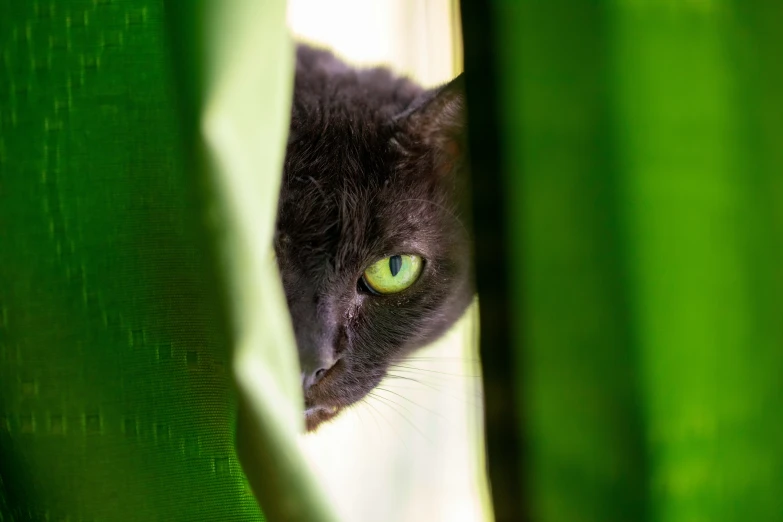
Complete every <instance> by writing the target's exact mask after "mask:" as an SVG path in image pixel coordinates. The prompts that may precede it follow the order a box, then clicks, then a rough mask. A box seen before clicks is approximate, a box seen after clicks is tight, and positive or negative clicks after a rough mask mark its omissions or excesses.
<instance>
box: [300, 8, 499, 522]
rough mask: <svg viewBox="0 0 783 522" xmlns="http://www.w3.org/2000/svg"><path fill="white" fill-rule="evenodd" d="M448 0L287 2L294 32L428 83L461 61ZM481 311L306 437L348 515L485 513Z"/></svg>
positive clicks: (404, 517) (451, 72) (442, 78)
mask: <svg viewBox="0 0 783 522" xmlns="http://www.w3.org/2000/svg"><path fill="white" fill-rule="evenodd" d="M455 17H456V11H455V7H454V5H453V2H452V1H451V0H418V1H417V0H331V1H324V0H289V2H288V22H289V27H290V28H291V31H292V32H293V33H294V35H295V37H297V38H299V39H304V40H308V41H310V42H314V43H320V44H323V45H324V46H327V47H329V48H331V49H333V50H334V51H336V52H337V53H338V54H339V55H341V56H342V57H344V58H346V59H347V60H349V61H350V62H352V63H355V64H373V65H374V64H379V63H384V64H388V65H390V66H391V67H392V68H393V69H395V70H397V71H399V72H403V73H405V74H407V75H409V76H411V77H413V78H415V79H417V80H418V81H419V82H420V83H422V84H424V85H428V86H431V85H437V84H440V83H444V82H446V81H448V80H450V79H452V78H453V77H454V76H455V75H456V74H457V73H458V72H459V70H460V69H461V48H460V46H459V45H458V44H457V43H455V42H459V41H460V35H459V34H455V33H456V29H455V28H457V27H458V24H457V23H456V18H455ZM476 315H477V314H476V310H475V306H474V307H472V308H471V309H470V311H469V312H468V313H467V314H466V317H465V318H463V320H462V321H461V322H460V323H459V324H458V325H457V326H456V327H455V328H454V329H453V330H452V331H451V332H450V333H449V334H448V335H447V336H446V337H445V338H444V339H443V340H441V341H440V342H438V343H436V344H435V345H434V346H431V347H429V348H426V349H425V350H422V351H420V352H418V353H417V354H415V355H414V356H413V358H412V359H411V360H410V361H407V362H406V363H405V366H406V368H400V369H397V370H396V371H395V373H397V374H398V375H401V376H404V377H408V378H412V379H416V380H417V381H418V382H413V381H408V380H402V379H386V380H385V381H384V382H383V383H382V384H381V385H380V386H379V389H378V390H377V391H376V392H375V393H376V394H377V395H378V396H379V397H377V398H371V399H370V400H369V401H365V402H364V403H362V404H360V405H358V406H356V407H355V408H354V409H353V410H351V411H348V412H345V413H344V414H343V415H342V416H341V417H339V418H338V419H337V420H336V421H335V422H333V423H331V424H329V425H326V426H324V427H323V428H321V429H320V430H319V431H318V432H316V433H315V434H314V435H305V436H303V437H302V438H301V441H300V443H301V447H302V449H303V451H304V453H305V457H306V459H307V460H308V462H309V463H310V465H311V466H312V468H313V470H314V471H315V473H316V475H317V476H318V477H319V479H320V482H321V483H322V485H323V487H324V489H325V490H326V494H327V496H328V497H329V498H330V500H331V501H332V503H333V504H334V505H335V506H336V510H337V514H338V518H339V519H340V520H342V521H345V522H385V521H389V522H391V521H394V522H400V521H427V522H430V521H432V522H435V521H450V522H462V521H465V522H468V521H485V520H491V517H490V515H489V512H488V510H487V509H486V500H487V498H488V495H487V484H486V478H485V475H484V472H483V470H484V461H483V457H482V455H483V440H482V434H481V430H480V428H479V426H480V419H481V390H480V377H479V371H480V370H479V365H478V363H477V359H478V356H477V352H476V336H477V332H476V327H475V324H476Z"/></svg>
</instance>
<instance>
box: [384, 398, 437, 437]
mask: <svg viewBox="0 0 783 522" xmlns="http://www.w3.org/2000/svg"><path fill="white" fill-rule="evenodd" d="M370 395H372V396H373V397H375V398H376V399H379V400H380V401H381V404H385V405H386V406H388V407H389V408H390V409H391V410H392V411H394V412H395V413H397V415H399V416H400V417H402V418H403V419H404V420H405V422H407V423H408V424H409V425H410V426H411V428H413V429H414V430H416V431H417V432H418V433H419V435H421V436H422V438H423V439H424V440H426V441H427V442H429V443H430V444H432V445H434V444H435V443H434V442H433V441H432V440H430V439H429V438H428V437H427V436H426V435H424V432H422V431H421V430H420V429H419V428H417V427H416V425H415V424H414V423H413V422H412V421H411V420H410V419H409V418H408V417H406V416H405V415H403V414H402V412H400V411H399V410H398V409H396V408H395V407H394V406H392V405H396V406H397V407H398V408H402V409H404V410H405V411H407V412H408V413H410V414H412V412H411V411H410V410H409V409H407V408H405V407H404V406H402V405H401V404H399V403H397V402H394V401H393V400H391V399H389V398H388V397H383V396H381V395H377V394H374V393H372V392H370Z"/></svg>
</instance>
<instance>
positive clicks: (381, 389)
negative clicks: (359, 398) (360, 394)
mask: <svg viewBox="0 0 783 522" xmlns="http://www.w3.org/2000/svg"><path fill="white" fill-rule="evenodd" d="M376 390H378V391H384V392H386V393H391V394H393V395H396V396H397V397H399V398H401V399H405V400H406V401H408V402H410V403H411V404H413V405H414V406H418V407H419V408H421V409H422V410H424V411H426V412H428V413H431V414H432V415H435V416H436V417H440V418H441V419H443V420H445V421H448V419H447V418H446V417H444V416H443V415H441V414H440V413H438V412H436V411H434V410H431V409H429V408H425V407H424V406H422V405H421V404H419V403H417V402H416V401H413V400H411V399H409V398H408V397H406V396H404V395H402V394H400V393H397V392H395V391H392V390H389V389H386V388H381V387H380V386H378V387H377V388H376Z"/></svg>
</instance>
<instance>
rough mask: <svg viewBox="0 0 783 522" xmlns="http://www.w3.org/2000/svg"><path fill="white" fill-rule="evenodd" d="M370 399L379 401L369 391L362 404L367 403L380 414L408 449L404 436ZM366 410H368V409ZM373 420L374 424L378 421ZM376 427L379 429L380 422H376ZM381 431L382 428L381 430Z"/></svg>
mask: <svg viewBox="0 0 783 522" xmlns="http://www.w3.org/2000/svg"><path fill="white" fill-rule="evenodd" d="M370 399H375V400H377V401H379V399H378V398H377V397H376V396H374V395H373V394H372V392H371V393H369V394H368V395H367V400H365V401H363V402H364V404H366V405H367V406H368V407H369V408H371V409H372V410H373V411H375V413H377V414H378V415H380V416H381V418H382V419H383V420H384V421H386V424H388V425H389V427H390V428H391V429H392V431H393V432H394V434H395V435H397V438H399V439H400V441H401V442H402V444H403V445H404V446H405V447H406V448H408V449H410V447H409V446H408V443H407V442H406V441H405V438H404V437H403V436H402V435H401V434H400V432H399V431H397V428H395V427H394V423H392V422H391V421H390V420H389V419H387V418H386V417H385V416H384V415H383V413H381V411H380V410H378V409H377V408H376V407H375V406H374V405H373V404H372V403H371V402H370ZM379 402H380V401H379ZM368 411H369V410H368ZM373 418H374V419H375V415H374V414H373ZM375 422H376V424H377V422H378V421H377V419H376V421H375ZM378 429H380V424H378ZM381 432H383V430H381Z"/></svg>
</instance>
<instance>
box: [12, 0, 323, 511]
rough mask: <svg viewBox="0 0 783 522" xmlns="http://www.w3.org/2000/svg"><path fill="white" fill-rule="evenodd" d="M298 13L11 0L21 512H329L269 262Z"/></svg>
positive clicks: (249, 7) (261, 7) (249, 5)
mask: <svg viewBox="0 0 783 522" xmlns="http://www.w3.org/2000/svg"><path fill="white" fill-rule="evenodd" d="M242 17H247V20H246V21H245V23H243V24H237V22H238V20H240V19H241V18H242ZM284 17H285V2H284V1H282V0H278V1H275V2H252V1H241V2H240V1H237V2H230V3H222V2H193V3H187V5H184V4H182V3H178V2H171V3H170V4H165V5H164V2H162V1H161V0H132V1H131V0H129V1H124V2H119V1H112V0H95V1H94V0H67V1H65V0H63V1H58V2H43V1H29V2H27V1H24V2H18V1H15V0H0V62H1V63H2V65H0V267H1V268H0V520H3V521H6V520H9V521H21V520H52V521H104V520H105V521H110V520H116V521H128V520H140V521H153V520H161V521H176V520H242V521H254V520H257V521H260V520H264V516H263V515H262V514H261V511H260V510H259V507H258V503H257V501H256V497H257V498H259V499H261V501H262V503H263V505H264V512H265V513H266V515H267V516H268V517H269V519H270V520H308V521H311V520H313V521H317V520H328V519H329V518H330V515H329V509H328V508H327V507H325V506H324V502H323V500H322V499H321V497H320V495H319V492H318V490H317V488H315V486H314V484H313V481H312V479H311V478H310V477H309V475H308V472H307V469H306V467H305V466H303V465H302V463H301V460H302V459H301V456H299V454H298V452H297V449H296V447H295V446H294V438H295V437H293V436H289V435H290V434H291V433H294V432H295V431H296V430H297V429H299V424H300V423H301V415H298V412H299V411H300V410H299V408H300V406H299V405H300V404H301V399H300V396H299V395H298V394H299V393H300V392H299V391H298V385H297V384H296V370H295V367H296V352H295V350H294V348H293V342H292V341H291V334H290V325H289V324H288V321H287V320H286V318H285V305H284V301H283V299H282V291H281V290H280V288H279V282H278V281H277V279H276V277H275V275H274V270H272V269H269V268H268V267H267V265H264V267H265V268H266V269H265V270H261V269H260V268H259V267H260V266H261V265H260V264H259V263H258V259H259V257H263V258H264V259H267V257H268V259H269V261H270V263H268V264H271V256H269V248H270V247H269V245H271V242H269V241H268V240H269V234H270V233H271V230H272V225H273V219H274V213H275V208H276V205H275V203H276V194H277V188H278V184H279V172H280V165H281V162H282V155H283V150H284V149H283V145H284V142H285V130H286V126H287V118H288V109H287V107H288V104H289V99H290V82H291V72H292V64H293V55H292V48H291V44H290V41H289V39H288V35H287V34H286V30H285V18H284ZM227 26H231V28H232V30H227V29H226V27H227ZM259 29H260V30H261V31H262V34H263V35H264V36H263V38H261V39H260V40H258V39H253V38H249V37H248V35H252V34H255V32H256V31H257V30H259ZM254 46H255V47H254ZM260 49H264V50H265V51H266V52H265V53H264V52H261V54H262V55H263V57H262V58H259V57H258V54H259V50H260ZM233 56H240V57H245V60H244V61H240V65H244V67H245V68H244V69H242V70H243V71H244V73H243V74H244V76H242V77H240V78H237V77H235V76H232V74H234V73H235V72H236V68H237V67H236V63H234V62H236V60H233V59H232V57H233ZM251 56H254V57H255V58H256V59H255V61H254V62H253V63H250V62H249V61H248V60H247V59H246V58H247V57H251ZM240 69H241V68H240ZM260 84H263V85H262V87H263V88H262V89H261V90H260V91H257V92H256V93H255V94H258V96H254V93H253V92H249V91H245V92H239V93H237V92H236V90H234V91H231V89H228V91H227V90H226V89H222V88H221V86H225V85H229V86H231V85H240V86H249V87H250V88H255V87H257V86H259V85H260ZM237 107H244V108H246V109H247V114H249V115H252V116H255V119H254V120H252V121H250V123H249V124H248V122H247V121H243V120H242V119H241V118H240V119H237V118H236V114H237ZM264 111H266V112H264ZM259 114H261V115H262V117H260V118H259V117H258V115H259ZM208 116H209V118H211V119H209V118H208ZM208 119H209V121H207V120H208ZM210 122H211V124H210ZM237 125H239V126H240V127H241V129H240V130H241V132H240V133H239V134H240V135H241V136H243V137H245V142H243V141H242V139H241V138H240V139H239V140H236V139H233V141H232V134H231V129H232V128H233V129H235V130H236V127H237ZM243 125H244V126H243ZM232 126H233V127H232ZM215 128H217V129H218V130H217V131H216V130H215ZM226 129H228V131H227V134H226V132H225V131H226ZM205 132H206V133H209V132H211V133H212V134H211V136H206V137H204V134H203V133H205ZM221 132H223V134H221ZM226 136H228V138H227V137H226ZM247 140H257V141H254V142H253V143H252V151H253V152H252V154H249V153H247V152H246V151H245V149H247V148H248V147H243V146H244V145H247ZM232 152H233V154H232ZM227 154H228V155H230V158H231V159H232V160H235V161H236V162H238V163H243V162H249V167H246V168H244V170H243V169H242V168H231V167H232V166H231V165H229V166H227V165H226V161H225V158H226V155H227ZM234 167H236V166H235V165H234ZM248 171H251V172H253V176H252V179H251V178H250V177H248ZM237 172H239V176H238V177H237V176H236V175H235V174H236V173H237ZM232 175H233V176H234V178H236V179H232V180H230V182H229V181H227V178H228V177H231V176H232ZM227 187H228V188H227ZM238 187H239V188H244V189H245V191H246V192H247V193H248V194H251V195H253V194H255V195H256V197H255V199H253V198H250V199H249V200H247V201H241V202H236V201H234V200H233V199H232V197H231V194H232V193H236V192H237V190H238ZM248 205H251V206H252V207H253V209H255V214H252V213H251V214H250V215H251V217H252V218H253V219H252V222H253V224H254V225H255V226H256V230H258V232H259V233H258V235H257V237H256V236H252V237H250V236H248V235H247V231H248V215H247V214H248V213H247V212H245V211H247V208H248ZM256 207H258V208H256ZM238 215H239V217H237V216H238ZM243 234H244V235H243ZM264 256H266V257H264ZM263 285H267V286H266V287H265V288H261V289H260V287H263ZM239 288H243V289H244V290H243V291H240V290H238V289H239ZM262 290H263V291H262ZM253 310H256V312H257V313H258V314H259V315H260V316H261V319H260V320H259V321H258V325H259V327H261V328H266V329H265V330H264V332H263V333H264V335H261V336H259V335H255V334H256V333H257V332H256V331H254V330H253V328H248V326H247V323H248V319H247V318H248V316H249V314H250V313H251V312H252V311H253ZM270 310H271V311H270ZM265 311H266V312H268V313H266V312H265ZM270 325H271V326H270ZM272 341H274V342H272ZM234 347H235V348H234ZM259 368H260V369H261V371H260V373H254V370H258V369H259ZM256 380H261V381H262V382H261V384H259V385H255V384H254V383H255V381H256ZM254 386H256V388H258V389H256V388H254ZM259 389H260V390H261V391H266V392H269V393H267V395H263V394H261V393H259ZM272 392H275V393H279V394H283V399H281V400H276V399H279V396H278V395H274V394H273V393H272ZM259 396H260V397H259ZM275 400H276V401H275ZM240 405H241V408H240V409H239V410H238V407H239V406H240ZM237 411H240V415H239V417H238V416H237ZM237 423H239V428H238V429H237V428H236V426H237ZM235 438H238V439H239V441H240V443H241V448H240V452H239V457H240V458H241V460H242V465H243V466H244V469H246V470H247V472H248V477H249V478H250V481H249V482H248V480H247V479H246V477H245V473H244V472H243V467H241V466H240V462H239V460H238V453H237V450H236V449H235ZM251 486H252V488H251ZM254 494H255V495H254Z"/></svg>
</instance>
